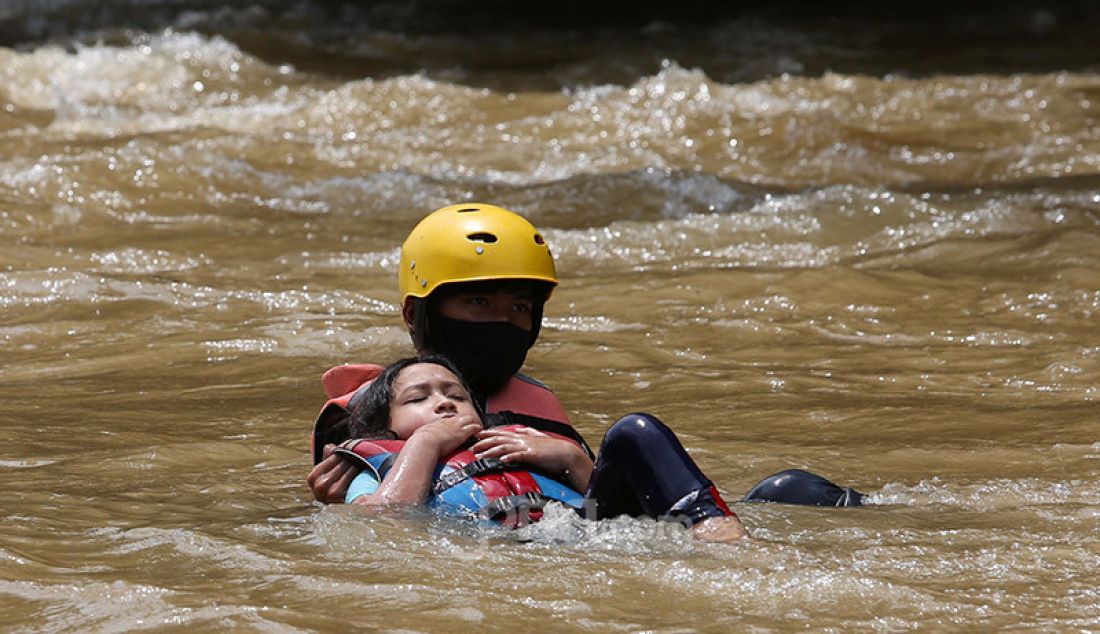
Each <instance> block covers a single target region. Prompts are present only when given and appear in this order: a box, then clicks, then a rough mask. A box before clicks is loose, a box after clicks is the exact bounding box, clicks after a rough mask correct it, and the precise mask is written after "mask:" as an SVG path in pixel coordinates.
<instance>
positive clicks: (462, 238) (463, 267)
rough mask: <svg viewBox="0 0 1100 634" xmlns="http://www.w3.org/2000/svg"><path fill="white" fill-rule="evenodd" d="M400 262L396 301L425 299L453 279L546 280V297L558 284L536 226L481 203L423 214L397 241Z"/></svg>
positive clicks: (501, 209)
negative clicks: (409, 230) (398, 298)
mask: <svg viewBox="0 0 1100 634" xmlns="http://www.w3.org/2000/svg"><path fill="white" fill-rule="evenodd" d="M400 266H401V268H400V271H399V272H398V285H399V288H400V291H401V301H402V302H403V301H405V300H406V299H408V298H409V297H418V298H425V297H427V296H428V295H430V294H431V293H432V291H434V290H435V289H436V288H437V287H439V286H440V285H441V284H450V283H453V282H480V281H487V280H517V279H518V280H532V281H537V282H546V283H547V292H546V296H547V297H549V296H550V289H552V288H553V287H554V286H555V285H557V283H558V277H557V274H556V273H555V271H554V258H553V256H551V255H550V247H549V246H548V245H547V244H546V240H544V239H543V237H542V234H541V233H539V230H538V229H536V228H535V226H534V225H532V224H531V223H530V222H527V220H526V219H525V218H523V217H522V216H520V215H519V214H516V213H514V212H511V211H508V210H507V209H504V208H502V207H497V206H495V205H485V204H481V203H464V204H461V205H451V206H449V207H444V208H442V209H438V210H436V211H433V212H432V213H430V214H428V216H427V217H425V218H424V219H423V220H421V221H420V222H419V223H418V224H417V225H416V227H414V228H413V230H412V232H410V233H409V237H408V238H406V239H405V244H403V245H401V265H400ZM543 299H545V298H543Z"/></svg>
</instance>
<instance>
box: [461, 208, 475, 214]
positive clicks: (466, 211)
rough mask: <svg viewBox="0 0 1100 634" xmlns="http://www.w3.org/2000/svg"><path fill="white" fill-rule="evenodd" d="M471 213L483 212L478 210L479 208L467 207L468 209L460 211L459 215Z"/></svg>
mask: <svg viewBox="0 0 1100 634" xmlns="http://www.w3.org/2000/svg"><path fill="white" fill-rule="evenodd" d="M471 211H481V210H480V209H478V208H477V207H467V208H465V209H459V210H458V213H460V214H468V213H470V212H471Z"/></svg>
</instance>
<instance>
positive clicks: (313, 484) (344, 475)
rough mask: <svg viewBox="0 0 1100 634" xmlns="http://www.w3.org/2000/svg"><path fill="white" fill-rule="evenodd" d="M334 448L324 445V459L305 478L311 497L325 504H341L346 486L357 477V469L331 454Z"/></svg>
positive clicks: (338, 456)
mask: <svg viewBox="0 0 1100 634" xmlns="http://www.w3.org/2000/svg"><path fill="white" fill-rule="evenodd" d="M335 448H336V445H331V444H330V445H325V449H324V456H325V459H324V460H322V461H321V462H318V463H317V464H316V465H314V467H313V469H310V471H309V475H308V476H306V482H307V483H309V489H310V490H311V491H313V497H315V498H317V500H318V501H319V502H324V503H325V504H334V503H340V502H343V501H344V495H345V494H347V492H348V485H349V484H351V481H352V480H354V479H355V476H357V475H359V467H357V466H356V465H355V464H353V463H352V462H351V461H350V460H347V459H345V458H343V457H341V456H340V455H339V454H334V453H332V450H333V449H335Z"/></svg>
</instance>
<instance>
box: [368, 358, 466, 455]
mask: <svg viewBox="0 0 1100 634" xmlns="http://www.w3.org/2000/svg"><path fill="white" fill-rule="evenodd" d="M417 363H432V364H435V365H438V366H441V367H443V368H444V369H446V370H447V371H449V372H450V373H451V374H453V375H455V376H456V377H457V378H458V382H459V383H460V384H462V389H464V390H466V394H467V395H471V398H473V397H472V394H473V391H471V390H470V386H469V384H467V383H466V378H465V377H464V376H462V373H461V372H459V370H458V368H457V367H456V366H455V364H454V363H452V362H451V360H450V359H448V358H447V357H444V356H442V355H438V354H429V355H422V356H418V357H408V358H405V359H400V360H398V361H394V362H393V363H391V364H389V365H388V366H386V369H385V370H382V373H381V374H379V375H378V376H377V377H375V379H374V380H373V381H371V383H370V385H368V386H367V389H366V390H365V391H364V392H363V394H362V396H361V397H360V398H359V399H358V401H359V402H358V403H356V404H355V407H353V408H352V410H351V414H350V415H349V416H348V422H347V425H348V438H376V439H388V440H396V439H397V437H396V436H394V434H393V432H392V431H390V403H391V401H392V400H393V384H394V382H395V381H397V377H398V376H399V375H400V374H401V371H402V370H404V369H405V368H407V367H409V366H410V365H416V364H417ZM474 408H475V409H476V410H477V413H478V415H479V416H480V415H482V411H481V406H480V405H479V404H478V403H477V401H474Z"/></svg>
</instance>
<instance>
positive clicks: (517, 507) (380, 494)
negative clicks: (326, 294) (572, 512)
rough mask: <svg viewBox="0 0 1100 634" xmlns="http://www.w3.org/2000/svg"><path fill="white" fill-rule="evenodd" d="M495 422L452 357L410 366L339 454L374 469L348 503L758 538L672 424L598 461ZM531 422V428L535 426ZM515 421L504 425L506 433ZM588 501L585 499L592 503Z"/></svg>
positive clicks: (638, 421) (397, 366)
mask: <svg viewBox="0 0 1100 634" xmlns="http://www.w3.org/2000/svg"><path fill="white" fill-rule="evenodd" d="M508 414H509V413H507V412H505V413H504V414H503V415H493V414H490V415H483V414H482V413H481V412H480V411H479V408H478V406H477V404H476V403H475V402H474V401H473V400H472V399H471V398H470V390H469V387H468V386H467V385H466V383H465V381H464V380H463V378H462V377H461V375H460V374H459V372H458V370H457V369H456V368H455V367H454V366H453V365H452V364H451V363H450V361H448V360H447V359H446V358H445V357H440V356H425V357H418V358H410V359H403V360H401V361H398V362H396V363H394V364H392V365H390V366H389V367H387V368H386V369H385V370H384V371H383V372H382V373H381V374H380V375H379V376H378V377H377V378H376V379H375V380H374V381H373V382H372V383H371V384H370V386H369V387H368V388H367V390H366V392H365V393H364V394H363V397H362V399H361V400H360V401H359V403H358V404H357V406H356V407H355V408H354V409H353V410H352V413H351V416H350V418H349V420H348V423H347V424H348V427H349V429H348V431H349V435H350V436H351V437H352V438H353V440H350V441H347V442H345V443H343V444H342V445H341V447H340V449H338V451H340V452H341V453H344V454H345V455H351V456H355V457H356V458H357V459H358V460H360V461H361V463H362V465H363V467H364V471H363V473H361V474H360V475H359V476H357V477H356V478H355V480H354V481H353V482H352V484H351V486H350V487H349V489H348V494H347V498H346V501H347V502H349V503H353V504H361V505H366V506H374V507H378V506H384V505H390V504H419V503H425V502H426V503H427V504H428V505H429V506H431V507H433V508H436V509H439V510H442V511H444V512H449V513H460V514H467V515H472V516H476V517H481V518H484V519H495V520H498V521H502V522H504V523H506V524H508V525H520V524H523V523H526V522H527V521H528V520H537V519H539V518H540V517H541V510H542V507H543V505H545V503H546V502H548V501H550V500H557V501H559V502H561V503H563V504H565V505H567V506H570V507H572V508H574V509H576V510H577V511H578V512H583V514H584V515H585V516H586V517H588V518H589V519H603V518H609V517H615V516H618V515H624V514H626V515H632V516H641V515H645V516H649V517H654V518H662V519H672V520H675V521H679V522H681V523H683V524H685V525H686V526H689V527H690V528H691V530H692V532H693V533H694V534H695V535H696V536H697V537H699V538H701V539H707V540H712V541H727V542H728V541H736V540H739V539H742V538H745V537H747V536H748V534H747V532H746V531H745V528H744V526H743V525H742V524H741V522H740V520H739V519H737V516H736V515H735V514H734V513H733V512H732V511H730V510H729V507H728V506H726V504H725V502H723V501H722V498H721V496H719V494H718V491H717V490H716V489H715V488H714V486H713V485H712V484H711V482H710V480H708V479H707V478H706V476H704V475H703V473H702V472H701V471H700V470H699V468H698V467H697V466H696V465H695V463H694V462H693V461H692V460H691V458H690V457H688V455H687V452H686V451H685V450H684V448H683V445H681V444H680V442H679V440H678V439H677V438H676V436H675V435H674V434H673V433H672V431H671V430H669V429H668V427H666V426H665V425H664V424H663V423H661V421H659V420H657V419H656V418H654V417H652V416H649V415H647V414H630V415H628V416H626V417H624V418H622V419H620V420H619V421H618V422H616V423H615V424H614V425H613V426H612V427H611V429H609V430H608V432H607V434H606V435H605V436H604V440H603V443H602V445H601V447H600V452H599V458H598V459H597V460H596V462H595V464H593V463H592V461H591V459H590V457H589V455H588V454H587V453H586V451H585V448H584V447H582V446H581V445H580V444H577V443H576V442H575V441H573V440H571V439H569V438H565V439H566V440H570V442H561V440H562V438H563V437H560V436H556V435H555V434H552V433H549V432H542V431H538V430H537V429H535V428H533V427H535V426H529V425H525V426H513V425H508V424H507V423H509V422H510V417H509V415H508ZM525 422H529V421H525ZM502 423H503V424H502ZM578 491H585V495H584V496H581V495H580V494H579V493H578Z"/></svg>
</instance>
